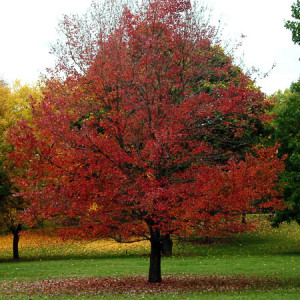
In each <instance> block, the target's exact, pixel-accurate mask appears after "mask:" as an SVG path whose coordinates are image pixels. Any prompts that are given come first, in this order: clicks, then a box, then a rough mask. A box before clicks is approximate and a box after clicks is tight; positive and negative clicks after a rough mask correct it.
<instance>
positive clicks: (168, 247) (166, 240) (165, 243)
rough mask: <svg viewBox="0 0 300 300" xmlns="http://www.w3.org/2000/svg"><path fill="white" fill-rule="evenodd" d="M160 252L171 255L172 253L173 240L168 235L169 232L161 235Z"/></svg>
mask: <svg viewBox="0 0 300 300" xmlns="http://www.w3.org/2000/svg"><path fill="white" fill-rule="evenodd" d="M161 253H162V255H164V256H168V257H169V256H172V254H173V241H172V239H171V237H170V234H166V235H164V236H163V238H162V240H161Z"/></svg>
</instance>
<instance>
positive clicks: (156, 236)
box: [148, 230, 161, 283]
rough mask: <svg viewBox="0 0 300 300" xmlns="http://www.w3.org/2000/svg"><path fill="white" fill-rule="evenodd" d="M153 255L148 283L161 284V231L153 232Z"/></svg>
mask: <svg viewBox="0 0 300 300" xmlns="http://www.w3.org/2000/svg"><path fill="white" fill-rule="evenodd" d="M150 243H151V253H150V268H149V278H148V281H149V282H151V283H156V282H161V238H160V232H159V230H156V231H154V232H153V231H152V230H151V238H150Z"/></svg>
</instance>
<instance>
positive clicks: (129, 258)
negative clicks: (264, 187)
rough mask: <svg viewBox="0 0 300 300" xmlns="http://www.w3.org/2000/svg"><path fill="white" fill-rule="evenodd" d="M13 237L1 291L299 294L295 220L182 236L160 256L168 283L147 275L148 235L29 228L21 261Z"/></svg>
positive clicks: (5, 243) (36, 294) (5, 240)
mask: <svg viewBox="0 0 300 300" xmlns="http://www.w3.org/2000/svg"><path fill="white" fill-rule="evenodd" d="M11 239H12V238H11V237H10V236H6V235H2V236H0V299H43V298H46V299H50V298H51V297H52V296H53V297H54V296H55V299H72V298H74V296H76V295H77V296H78V297H79V299H99V297H100V296H99V295H96V294H97V293H98V292H99V293H100V294H101V299H102V298H104V299H126V298H136V299H141V298H142V299H220V297H221V298H222V299H300V227H299V225H297V224H294V223H293V224H290V225H288V224H283V225H281V226H280V228H278V229H272V228H271V227H270V225H269V223H268V222H267V221H265V220H260V223H259V227H258V230H257V231H254V232H250V233H244V234H241V235H239V236H237V237H236V238H227V239H224V240H220V241H216V242H215V243H213V244H201V243H198V242H193V243H180V242H176V243H175V246H174V256H173V257H170V258H163V260H162V273H163V276H164V278H163V284H156V285H154V286H153V285H149V284H147V280H146V277H145V276H146V275H147V272H148V267H149V257H148V253H149V245H148V243H147V242H140V243H136V244H117V243H115V242H112V241H109V240H100V241H94V242H77V241H67V242H62V241H61V240H60V239H59V238H58V237H56V236H53V235H49V234H47V233H41V232H29V233H25V234H23V235H22V236H21V239H20V256H21V260H20V261H18V262H15V261H13V260H11V256H12V254H11V244H12V240H11ZM127 277H130V278H127ZM129 282H131V285H129V284H128V283H129ZM200 283H201V285H199V284H200ZM105 286H107V287H106V288H105Z"/></svg>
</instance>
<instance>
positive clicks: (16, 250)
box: [11, 224, 22, 259]
mask: <svg viewBox="0 0 300 300" xmlns="http://www.w3.org/2000/svg"><path fill="white" fill-rule="evenodd" d="M21 229H22V228H21V224H18V225H17V226H16V227H11V232H12V234H13V236H14V238H13V258H14V259H19V258H20V256H19V239H20V231H21Z"/></svg>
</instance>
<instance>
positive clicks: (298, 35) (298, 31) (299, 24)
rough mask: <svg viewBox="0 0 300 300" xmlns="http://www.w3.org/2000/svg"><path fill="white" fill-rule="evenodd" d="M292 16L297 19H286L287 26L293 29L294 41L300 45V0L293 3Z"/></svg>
mask: <svg viewBox="0 0 300 300" xmlns="http://www.w3.org/2000/svg"><path fill="white" fill-rule="evenodd" d="M292 17H293V18H294V19H295V21H290V20H289V21H286V22H285V28H287V29H289V30H291V32H292V40H293V42H294V43H295V44H298V45H300V21H299V20H300V0H297V2H295V3H294V4H293V5H292Z"/></svg>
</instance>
